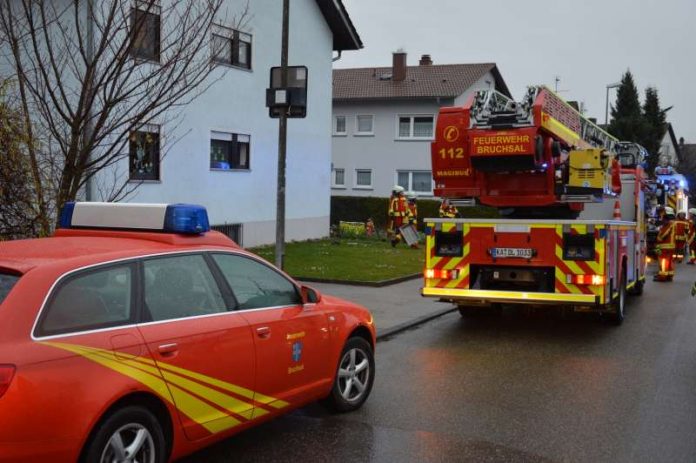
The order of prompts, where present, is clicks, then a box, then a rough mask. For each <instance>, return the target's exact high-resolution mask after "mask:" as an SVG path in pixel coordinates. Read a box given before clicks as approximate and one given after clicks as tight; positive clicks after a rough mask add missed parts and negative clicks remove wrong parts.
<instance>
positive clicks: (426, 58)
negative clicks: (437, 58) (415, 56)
mask: <svg viewBox="0 0 696 463" xmlns="http://www.w3.org/2000/svg"><path fill="white" fill-rule="evenodd" d="M418 64H419V65H420V66H431V65H432V64H433V60H432V58H431V57H430V55H421V59H420V61H419V62H418Z"/></svg>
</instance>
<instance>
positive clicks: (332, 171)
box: [331, 167, 346, 190]
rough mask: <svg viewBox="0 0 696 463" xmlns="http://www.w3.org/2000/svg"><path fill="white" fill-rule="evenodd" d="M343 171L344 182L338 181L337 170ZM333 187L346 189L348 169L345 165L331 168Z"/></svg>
mask: <svg viewBox="0 0 696 463" xmlns="http://www.w3.org/2000/svg"><path fill="white" fill-rule="evenodd" d="M339 170H341V171H343V183H336V171H339ZM331 188H335V189H338V190H345V189H346V169H345V168H344V167H334V168H333V169H331Z"/></svg>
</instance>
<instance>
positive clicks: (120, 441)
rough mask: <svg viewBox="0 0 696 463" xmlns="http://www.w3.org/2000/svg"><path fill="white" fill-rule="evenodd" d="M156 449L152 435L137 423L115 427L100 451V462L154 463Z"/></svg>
mask: <svg viewBox="0 0 696 463" xmlns="http://www.w3.org/2000/svg"><path fill="white" fill-rule="evenodd" d="M155 458H156V449H155V442H154V440H153V439H152V435H151V434H150V431H148V430H147V428H146V427H145V426H143V425H141V424H139V423H129V424H126V425H125V426H121V427H120V428H119V429H117V430H116V431H115V432H114V433H113V434H112V435H111V437H110V438H109V440H108V441H107V443H106V446H105V447H104V450H103V451H102V455H101V459H100V462H101V463H135V462H137V463H155Z"/></svg>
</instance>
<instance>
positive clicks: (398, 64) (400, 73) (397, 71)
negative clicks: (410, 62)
mask: <svg viewBox="0 0 696 463" xmlns="http://www.w3.org/2000/svg"><path fill="white" fill-rule="evenodd" d="M392 62H393V64H392V80H393V81H394V82H403V81H404V80H406V52H404V51H401V50H399V51H396V52H394V53H393V61H392Z"/></svg>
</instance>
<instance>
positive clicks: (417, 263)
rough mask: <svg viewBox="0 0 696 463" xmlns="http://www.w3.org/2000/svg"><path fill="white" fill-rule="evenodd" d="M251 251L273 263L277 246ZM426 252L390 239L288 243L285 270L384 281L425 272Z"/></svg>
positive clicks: (301, 274) (294, 273)
mask: <svg viewBox="0 0 696 463" xmlns="http://www.w3.org/2000/svg"><path fill="white" fill-rule="evenodd" d="M250 251H252V252H254V253H256V254H258V255H260V256H262V257H263V258H264V259H266V260H268V261H270V262H273V261H274V260H275V258H274V253H275V248H274V247H273V246H263V247H259V248H254V249H250ZM424 265H425V252H424V250H423V245H421V248H420V249H411V248H409V247H406V245H405V244H403V243H400V244H399V245H398V246H397V247H396V248H392V247H391V244H390V243H389V242H388V241H378V240H372V239H370V240H367V239H347V238H341V239H340V240H336V241H334V242H332V241H331V240H329V239H325V240H317V241H302V242H293V243H288V244H286V246H285V271H286V272H287V273H289V274H290V275H291V276H293V277H305V278H325V279H330V280H344V281H369V282H375V281H382V280H389V279H392V278H398V277H403V276H406V275H413V274H414V273H420V272H422V271H423V266H424Z"/></svg>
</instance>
